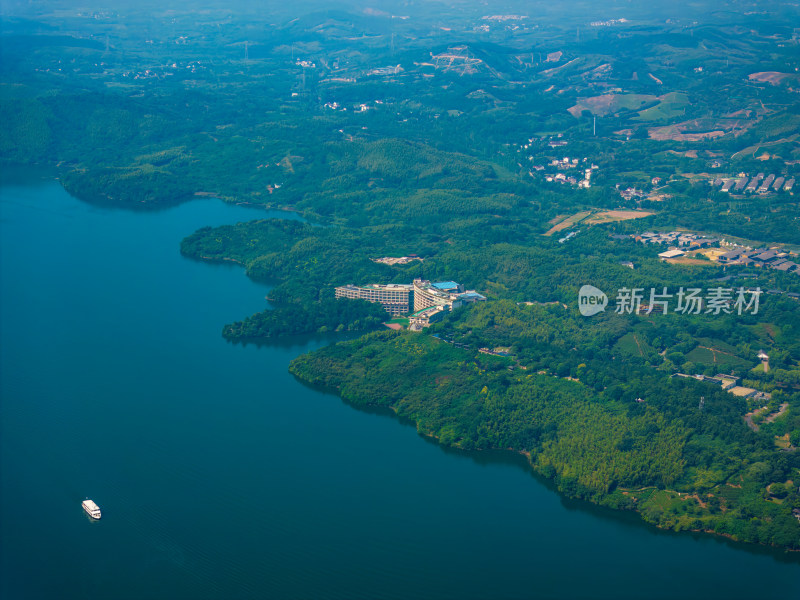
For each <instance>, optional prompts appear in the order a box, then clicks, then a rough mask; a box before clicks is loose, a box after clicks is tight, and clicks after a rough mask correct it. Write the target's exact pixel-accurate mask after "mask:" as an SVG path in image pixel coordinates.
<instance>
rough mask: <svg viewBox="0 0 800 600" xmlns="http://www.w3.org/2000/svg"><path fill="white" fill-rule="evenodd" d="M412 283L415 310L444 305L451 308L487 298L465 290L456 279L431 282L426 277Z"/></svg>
mask: <svg viewBox="0 0 800 600" xmlns="http://www.w3.org/2000/svg"><path fill="white" fill-rule="evenodd" d="M412 285H413V287H414V311H415V312H416V311H420V310H422V309H423V308H428V307H431V306H442V307H447V309H448V310H451V309H453V308H458V307H459V306H462V305H463V304H466V303H469V302H482V301H484V300H486V298H485V297H484V296H481V295H480V294H478V293H477V292H475V291H474V290H466V291H465V290H464V286H463V285H461V284H459V283H456V282H455V281H440V282H438V283H431V282H430V281H427V280H425V279H415V280H414V283H413V284H412Z"/></svg>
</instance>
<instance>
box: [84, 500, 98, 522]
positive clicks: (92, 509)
mask: <svg viewBox="0 0 800 600" xmlns="http://www.w3.org/2000/svg"><path fill="white" fill-rule="evenodd" d="M83 510H85V511H86V513H87V514H88V515H89V516H90V517H92V518H93V519H99V518H100V507H99V506H97V504H95V503H94V500H89V499H88V498H87V499H86V500H84V501H83Z"/></svg>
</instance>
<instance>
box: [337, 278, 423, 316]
mask: <svg viewBox="0 0 800 600" xmlns="http://www.w3.org/2000/svg"><path fill="white" fill-rule="evenodd" d="M412 287H413V286H411V285H409V284H407V283H406V284H402V283H400V284H398V283H390V284H387V285H380V284H370V285H365V286H356V285H342V286H339V287H337V288H336V297H337V298H351V299H361V300H367V301H369V302H378V303H380V304H381V305H382V306H383V308H384V309H386V312H388V313H389V314H390V315H392V316H393V317H396V316H398V315H405V314H408V313H409V312H410V311H411V308H412V307H413V302H412V295H413V289H412Z"/></svg>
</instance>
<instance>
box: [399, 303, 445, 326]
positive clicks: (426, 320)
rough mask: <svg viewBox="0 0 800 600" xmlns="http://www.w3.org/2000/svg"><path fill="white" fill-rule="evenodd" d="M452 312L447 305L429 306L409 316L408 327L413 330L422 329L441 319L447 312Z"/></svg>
mask: <svg viewBox="0 0 800 600" xmlns="http://www.w3.org/2000/svg"><path fill="white" fill-rule="evenodd" d="M448 312H450V311H449V309H448V308H447V307H446V306H429V307H428V308H423V309H422V310H418V311H417V312H415V313H414V314H412V315H410V316H409V317H408V328H409V329H410V330H411V331H420V330H422V329H423V328H425V327H428V326H430V324H431V323H435V322H436V321H440V320H441V319H442V317H444V315H445V313H448Z"/></svg>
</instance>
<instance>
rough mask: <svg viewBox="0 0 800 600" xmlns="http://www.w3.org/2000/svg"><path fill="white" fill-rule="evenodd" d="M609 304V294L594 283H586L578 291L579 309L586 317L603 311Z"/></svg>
mask: <svg viewBox="0 0 800 600" xmlns="http://www.w3.org/2000/svg"><path fill="white" fill-rule="evenodd" d="M606 306H608V296H606V295H605V293H603V290H599V289H597V288H596V287H594V286H593V285H584V286H583V287H582V288H581V289H580V290H579V291H578V310H579V311H581V314H582V315H583V316H584V317H591V316H592V315H596V314H597V313H599V312H603V311H604V310H605V309H606Z"/></svg>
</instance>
